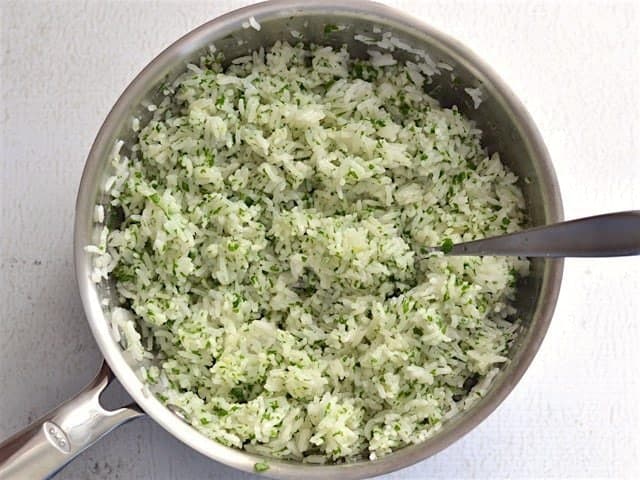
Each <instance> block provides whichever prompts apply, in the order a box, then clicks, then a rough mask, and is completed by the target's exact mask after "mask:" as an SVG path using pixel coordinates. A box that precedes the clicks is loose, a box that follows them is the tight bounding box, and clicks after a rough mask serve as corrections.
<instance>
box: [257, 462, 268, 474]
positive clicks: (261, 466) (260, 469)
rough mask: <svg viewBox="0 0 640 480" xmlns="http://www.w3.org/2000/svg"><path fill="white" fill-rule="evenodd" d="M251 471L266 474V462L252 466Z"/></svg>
mask: <svg viewBox="0 0 640 480" xmlns="http://www.w3.org/2000/svg"><path fill="white" fill-rule="evenodd" d="M253 469H254V470H255V471H256V472H266V471H267V470H269V464H268V463H266V462H258V463H256V464H255V465H254V466H253Z"/></svg>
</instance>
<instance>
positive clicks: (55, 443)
mask: <svg viewBox="0 0 640 480" xmlns="http://www.w3.org/2000/svg"><path fill="white" fill-rule="evenodd" d="M251 16H253V17H255V19H256V20H257V21H258V22H259V23H260V25H261V29H260V31H257V30H255V29H253V28H245V26H243V24H247V23H248V19H249V17H251ZM343 26H344V27H345V28H344V29H342V27H343ZM335 27H339V28H335ZM293 30H295V31H297V32H300V33H301V34H302V35H303V40H304V41H305V42H314V43H319V44H329V45H334V46H340V45H342V44H347V45H348V47H349V49H350V52H351V54H352V55H353V56H365V55H366V50H367V49H368V48H370V47H369V46H367V45H365V44H363V43H361V42H359V41H357V40H355V39H354V35H355V34H364V35H366V36H368V37H371V38H373V39H379V38H380V37H381V36H382V35H383V34H384V33H385V32H391V34H392V35H393V37H394V38H397V39H399V40H400V41H401V43H403V44H406V45H408V46H410V47H411V49H421V50H424V51H425V52H427V53H428V54H429V55H430V56H431V57H432V58H433V59H434V60H436V61H438V62H443V63H444V64H446V65H450V66H451V67H452V70H451V71H449V70H447V69H446V68H443V69H442V72H443V74H442V75H439V76H437V77H436V78H435V79H434V82H433V83H432V84H431V85H429V87H428V88H429V90H430V92H431V94H432V96H434V97H436V98H437V99H438V100H440V102H441V103H442V104H444V105H453V104H456V105H458V106H459V107H460V108H461V110H462V112H463V113H464V114H465V115H467V116H469V117H471V118H473V119H474V120H476V121H477V123H478V125H479V127H480V128H482V129H483V131H484V132H485V137H484V140H485V146H486V147H487V149H488V150H489V151H491V152H493V151H499V152H500V153H501V155H502V158H503V160H504V161H505V162H506V163H507V164H508V165H509V166H510V168H511V169H512V170H513V171H515V172H516V174H517V175H518V176H519V177H520V178H521V179H525V178H526V179H527V180H528V181H527V182H522V184H521V187H522V188H523V190H524V193H525V198H526V201H527V209H528V213H529V217H530V219H531V224H532V225H533V226H537V225H543V224H548V223H553V222H557V221H560V220H562V204H561V200H560V193H559V189H558V185H557V181H556V178H555V173H554V171H553V167H552V165H551V162H550V160H549V157H548V153H547V151H546V148H545V146H544V144H543V142H542V140H541V138H540V135H539V133H538V131H537V129H536V127H535V125H534V124H533V122H532V120H531V118H530V117H529V116H528V114H527V113H526V111H525V110H524V108H523V107H522V105H521V104H520V102H519V101H518V100H517V99H516V98H515V97H514V96H513V94H512V93H511V91H510V90H509V89H508V87H507V86H506V85H504V83H503V82H502V81H501V80H500V79H499V78H498V77H497V76H496V74H495V73H493V72H492V71H491V69H490V68H489V67H487V66H486V65H485V64H484V63H483V62H482V61H481V60H480V59H478V58H477V57H476V56H475V55H474V54H473V53H471V52H470V51H469V50H467V49H466V48H465V47H463V46H462V45H460V44H459V43H458V42H456V41H455V40H453V39H451V38H449V37H447V36H446V35H443V34H441V33H439V32H437V31H435V30H434V29H432V28H430V27H428V26H427V25H424V24H422V23H421V22H419V21H416V20H415V19H413V18H411V17H409V16H407V15H405V14H403V13H401V12H398V11H396V10H393V9H390V8H388V7H385V6H382V5H379V4H376V3H371V2H367V1H361V0H357V1H349V2H345V1H342V2H340V1H336V0H329V1H317V0H316V1H313V0H306V1H305V0H284V1H272V2H265V3H261V4H257V5H254V6H250V7H246V8H243V9H240V10H237V11H234V12H232V13H229V14H227V15H224V16H222V17H219V18H217V19H215V20H213V21H211V22H209V23H206V24H204V25H202V26H201V27H199V28H197V29H196V30H194V31H192V32H190V33H189V34H187V35H186V36H184V37H183V38H181V39H180V40H178V41H177V42H176V43H174V44H173V45H171V46H170V47H169V48H168V49H167V50H165V51H164V52H163V53H161V54H160V55H159V56H158V57H157V58H155V59H154V60H153V61H152V62H151V63H150V64H149V65H148V66H147V67H146V68H145V69H144V70H143V71H142V72H141V73H140V74H139V75H138V76H137V77H136V78H135V80H134V81H133V82H132V83H131V85H130V86H129V87H128V88H127V89H126V90H125V92H124V93H123V94H122V96H121V97H120V99H119V100H118V101H117V103H116V104H115V106H114V107H113V109H112V110H111V112H110V113H109V115H108V116H107V119H106V120H105V122H104V124H103V126H102V128H101V129H100V131H99V133H98V135H97V137H96V140H95V142H94V144H93V147H92V149H91V152H90V154H89V157H88V159H87V163H86V166H85V170H84V174H83V177H82V181H81V184H80V190H79V193H78V199H77V205H76V220H75V240H74V249H75V262H76V273H77V279H78V285H79V289H80V293H81V296H82V301H83V305H84V309H85V313H86V316H87V321H88V322H89V325H90V327H91V330H92V332H93V334H94V336H95V338H96V341H97V343H98V346H99V347H100V349H101V351H102V353H103V355H104V357H105V359H106V363H105V365H104V366H103V367H102V369H101V370H100V372H99V374H98V376H97V377H96V379H95V380H94V381H93V382H92V383H91V384H90V385H88V386H87V388H86V389H85V390H84V391H83V392H81V393H80V394H78V395H77V396H76V397H74V398H72V399H71V400H70V401H69V402H67V403H65V404H64V405H62V406H61V407H58V408H57V409H55V410H54V411H52V412H51V413H49V414H47V415H46V416H45V417H44V418H42V419H40V420H38V421H37V422H35V423H34V424H33V425H32V426H30V427H28V428H27V429H26V430H24V431H22V432H19V433H18V434H16V435H15V436H14V437H12V438H11V439H9V440H8V441H6V442H5V443H3V444H0V478H2V479H5V478H6V479H9V478H12V479H27V478H28V479H37V478H45V477H48V476H50V475H52V474H53V473H55V471H57V470H58V469H60V468H62V467H63V466H64V465H65V464H66V463H67V462H69V461H70V460H71V459H72V458H73V457H74V456H75V455H77V454H78V453H79V452H81V451H82V450H84V449H85V448H87V446H88V445H90V444H92V443H93V442H94V441H96V440H97V439H99V438H100V437H101V436H102V435H104V434H106V433H107V432H109V431H110V430H111V429H113V428H115V427H116V426H118V425H120V424H122V423H124V422H126V421H128V420H131V419H133V418H136V417H138V416H140V415H143V414H144V413H146V414H148V415H150V416H151V417H152V418H153V419H154V420H156V421H157V422H158V423H160V424H161V425H162V426H163V427H164V428H165V429H166V430H167V431H169V432H170V433H171V434H172V435H174V436H175V437H177V438H179V439H180V440H182V441H183V442H184V443H186V444H187V445H189V446H191V447H192V448H194V449H195V450H198V451H199V452H201V453H203V454H204V455H207V456H208V457H210V458H212V459H213V460H216V461H219V462H222V463H225V464H227V465H230V466H232V467H235V468H238V469H241V470H245V471H253V470H254V465H255V464H256V463H260V462H265V461H266V462H268V464H269V466H270V468H269V470H268V471H266V472H265V473H266V474H267V475H269V476H273V477H277V478H291V479H293V478H295V479H298V478H301V477H306V478H309V479H316V478H317V479H324V478H344V479H355V478H365V477H370V476H375V475H380V474H383V473H387V472H390V471H393V470H398V469H400V468H403V467H406V466H408V465H411V464H413V463H415V462H418V461H420V460H422V459H425V458H427V457H429V456H431V455H433V454H435V453H436V452H438V451H440V450H442V449H443V448H445V447H447V446H448V445H450V444H451V443H453V442H454V441H456V440H457V439H459V438H460V437H461V436H463V435H464V434H465V433H467V432H468V431H470V430H471V429H472V428H474V427H475V426H477V425H478V424H479V423H480V422H481V421H482V420H483V419H484V418H486V417H487V416H488V415H489V414H490V413H491V412H492V411H493V410H494V409H495V408H496V407H497V406H498V405H499V404H500V403H501V402H502V401H503V400H504V398H505V397H506V396H507V395H508V394H509V392H510V391H511V390H512V389H513V387H514V386H515V384H516V383H517V382H518V381H519V379H520V378H521V377H522V375H523V374H524V372H525V371H526V369H527V367H528V366H529V364H530V362H531V361H532V359H533V357H534V355H535V354H536V352H537V350H538V348H539V346H540V343H541V341H542V339H543V337H544V334H545V332H546V330H547V328H548V325H549V322H550V321H551V317H552V314H553V310H554V307H555V303H556V300H557V296H558V292H559V288H560V281H561V276H562V266H563V263H562V260H543V259H537V260H534V261H533V262H532V275H531V277H529V279H527V281H526V283H524V284H523V285H521V287H520V294H519V305H518V307H519V309H520V311H521V312H522V317H523V328H522V332H521V334H520V336H519V340H518V341H517V342H516V344H515V345H514V346H513V349H512V351H511V354H510V356H511V362H510V364H509V365H508V366H507V367H505V368H504V370H503V371H502V372H501V373H500V374H499V376H498V377H497V379H496V381H495V383H494V385H493V387H492V388H491V390H490V392H489V393H488V394H487V396H486V397H485V398H484V399H483V400H481V401H480V402H478V403H477V404H476V405H475V407H473V408H471V409H470V410H468V411H466V412H464V414H462V415H460V416H459V417H457V418H455V419H453V420H451V421H450V422H449V423H448V424H446V425H445V426H444V427H443V428H442V430H441V431H440V432H439V433H438V434H437V435H435V436H434V437H432V438H431V439H429V440H427V441H426V442H424V443H422V444H420V445H415V446H410V447H406V448H403V449H401V450H398V451H397V452H395V453H393V454H391V455H388V456H386V457H384V458H382V459H379V460H376V461H361V462H356V463H351V464H345V465H310V464H303V463H297V462H286V461H276V460H271V459H267V460H265V459H264V458H263V457H260V456H258V455H253V454H249V453H247V452H244V451H240V450H236V449H232V448H228V447H225V446H222V445H220V444H218V443H216V442H214V441H212V440H209V439H207V438H206V437H204V436H203V435H202V434H200V433H198V432H197V431H196V430H195V429H193V428H192V427H191V426H189V425H188V424H187V423H185V422H183V421H182V420H181V419H180V417H179V416H177V415H176V414H174V413H173V412H172V411H171V410H169V409H167V408H166V407H165V406H164V405H162V404H161V403H160V402H159V401H158V400H157V399H156V398H155V397H153V396H151V395H149V394H148V393H147V391H146V390H145V388H144V385H143V383H142V382H141V381H140V380H139V379H138V378H137V376H136V375H135V373H134V368H135V365H132V364H131V363H130V362H129V361H128V359H127V358H125V356H124V355H123V353H122V349H121V348H120V346H119V345H118V343H117V342H116V341H115V340H114V339H113V337H112V335H111V332H110V330H111V329H110V325H109V319H108V318H109V312H108V310H107V309H105V308H103V306H102V305H101V300H102V299H103V298H105V297H110V295H111V286H110V285H109V283H108V282H104V283H101V284H98V285H96V284H94V283H92V282H91V280H90V272H91V268H92V267H91V258H90V256H89V255H88V254H87V253H86V252H85V251H84V247H85V246H86V245H88V244H91V243H93V241H94V237H95V235H96V232H97V231H98V230H99V228H100V227H99V226H98V225H96V224H95V223H94V220H93V209H94V206H95V205H96V204H99V203H103V202H104V201H105V198H104V193H103V191H102V190H103V186H104V181H105V179H106V177H107V176H108V175H109V172H108V163H107V161H106V160H107V157H108V155H109V152H110V151H111V150H112V148H113V146H114V144H115V142H116V140H117V139H122V140H124V141H125V147H124V148H125V149H126V146H127V143H128V142H131V141H132V140H133V137H132V134H133V132H132V131H131V123H130V122H131V118H132V116H133V115H135V116H137V117H140V118H141V119H142V121H144V118H145V115H144V114H145V111H146V110H145V105H146V104H148V103H152V102H154V100H155V99H156V98H157V95H158V93H159V90H160V89H161V85H162V84H163V83H164V82H166V81H170V80H172V79H173V78H175V77H176V76H177V75H179V74H180V73H181V72H182V71H184V69H185V65H186V63H187V62H189V61H193V60H195V59H197V57H198V56H199V54H200V52H202V51H203V49H205V48H207V46H208V45H210V44H215V45H216V48H217V49H218V50H220V51H223V52H224V53H225V56H226V58H228V59H232V58H234V57H237V56H241V55H244V54H246V53H247V52H249V51H251V50H254V49H256V48H259V47H260V46H268V45H270V44H273V43H274V42H275V41H277V40H286V41H289V42H292V41H296V38H294V37H293V36H292V34H291V32H292V31H293ZM393 55H394V56H395V57H396V58H397V59H398V60H401V61H402V60H407V59H408V60H412V61H413V60H415V58H414V55H415V54H414V53H411V52H408V51H406V50H402V49H396V50H395V51H394V52H393ZM465 88H480V90H481V92H482V97H483V101H482V103H481V104H480V106H479V107H478V108H477V109H475V108H474V104H473V100H472V98H471V97H470V96H469V95H468V94H467V93H466V92H465ZM114 377H117V379H118V380H119V381H120V382H121V383H122V385H123V386H124V387H125V389H126V390H127V391H128V392H129V394H130V395H131V397H132V398H133V400H134V401H135V405H131V406H127V407H124V408H122V409H119V410H116V411H112V412H110V411H106V410H105V409H104V408H103V407H102V406H101V405H100V401H99V395H100V393H101V392H102V391H103V389H104V388H105V387H106V385H107V384H108V383H109V382H110V381H111V380H113V378H114Z"/></svg>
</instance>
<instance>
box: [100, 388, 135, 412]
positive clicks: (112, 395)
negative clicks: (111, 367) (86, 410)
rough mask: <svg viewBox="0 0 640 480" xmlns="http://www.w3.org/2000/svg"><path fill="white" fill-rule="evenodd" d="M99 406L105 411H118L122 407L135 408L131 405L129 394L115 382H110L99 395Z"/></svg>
mask: <svg viewBox="0 0 640 480" xmlns="http://www.w3.org/2000/svg"><path fill="white" fill-rule="evenodd" d="M98 398H99V401H100V405H101V406H102V408H104V409H105V410H110V411H113V410H118V409H119V408H122V407H123V406H130V407H132V408H136V407H135V405H132V404H133V400H132V399H131V397H130V396H129V393H127V391H126V390H125V389H124V387H123V386H122V385H121V384H120V382H118V381H117V380H115V381H112V382H111V383H110V384H109V385H107V387H106V388H105V389H104V390H103V391H102V392H101V393H100V396H99V397H98Z"/></svg>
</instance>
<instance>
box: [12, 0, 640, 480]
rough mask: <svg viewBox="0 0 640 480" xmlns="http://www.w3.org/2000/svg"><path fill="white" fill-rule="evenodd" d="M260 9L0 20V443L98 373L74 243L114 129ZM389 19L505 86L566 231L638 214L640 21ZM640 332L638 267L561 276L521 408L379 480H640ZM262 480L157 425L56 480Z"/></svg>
mask: <svg viewBox="0 0 640 480" xmlns="http://www.w3.org/2000/svg"><path fill="white" fill-rule="evenodd" d="M247 3H249V2H246V1H230V0H228V1H226V0H218V1H211V2H191V1H189V2H179V1H163V2H159V3H152V2H133V1H126V2H125V1H120V2H113V1H112V2H98V1H93V2H74V1H68V2H45V1H28V2H27V1H20V2H17V1H16V2H7V1H0V36H1V41H0V45H1V49H2V50H1V51H2V53H1V65H0V91H1V92H2V93H1V94H2V97H1V110H0V147H1V156H0V166H1V180H2V184H1V186H0V194H1V212H2V216H1V220H0V222H1V223H0V264H1V265H0V269H1V270H0V271H1V278H0V280H1V287H0V292H1V297H0V386H1V387H0V439H1V438H4V437H6V436H8V435H9V434H11V433H12V432H14V431H16V430H17V429H19V428H20V427H21V426H24V425H25V424H26V423H27V422H29V421H31V420H33V419H34V418H36V417H37V416H39V415H41V414H43V413H44V412H45V411H47V410H48V409H50V408H52V407H53V406H55V405H56V404H58V403H59V402H61V401H63V400H65V399H66V398H67V397H68V396H69V395H70V394H71V393H75V392H76V391H77V390H78V389H79V388H81V387H82V386H83V385H84V384H85V382H87V381H88V380H89V379H90V377H91V376H92V375H93V374H94V372H95V370H96V369H97V367H98V364H99V357H100V356H99V354H98V350H97V347H96V345H95V343H94V341H93V338H92V336H91V334H90V332H89V329H88V327H87V325H86V323H85V320H84V318H83V312H82V307H81V305H80V301H79V296H78V293H77V290H76V285H75V279H74V273H73V270H72V249H71V243H72V219H73V206H74V200H75V195H76V189H77V185H78V182H79V179H80V174H81V171H82V167H83V163H84V159H85V156H86V154H87V152H88V149H89V146H90V144H91V142H92V140H93V137H94V135H95V133H96V131H97V130H98V127H99V126H100V124H101V122H102V120H103V118H104V116H105V115H106V113H107V112H108V109H109V108H110V106H111V105H112V104H113V102H114V101H115V99H116V98H117V96H118V95H119V94H120V92H121V91H122V90H123V89H124V87H125V86H126V85H127V83H128V82H129V81H130V80H131V79H132V78H133V76H134V75H135V74H136V73H137V72H138V71H139V70H140V69H141V68H142V67H143V66H144V65H145V64H146V63H147V62H148V61H149V60H150V59H151V58H152V57H153V56H155V55H156V54H157V53H159V52H160V50H161V49H162V48H164V47H165V46H167V45H168V44H169V43H170V42H171V41H173V40H174V39H176V38H178V37H179V36H180V35H182V34H183V33H185V32H186V31H188V30H190V29H191V28H193V27H195V26H197V25H199V24H200V23H202V22H204V21H205V20H207V19H210V18H212V17H214V16H216V15H218V14H220V13H222V12H224V11H227V10H230V9H232V8H235V7H237V6H240V5H243V4H247ZM387 3H389V4H393V5H396V6H398V7H399V8H402V9H405V10H407V11H409V12H411V13H413V14H415V15H416V16H420V17H422V18H423V19H424V20H426V21H427V22H429V23H431V24H432V25H433V26H435V27H437V28H439V29H441V30H443V31H445V32H447V33H449V34H451V35H453V36H455V37H457V38H458V39H459V40H461V41H462V42H463V43H465V44H467V45H469V46H471V47H472V48H473V49H474V50H475V51H476V52H477V53H478V54H479V55H480V56H481V57H483V58H484V59H485V60H486V61H487V62H488V63H489V64H490V65H492V66H493V67H494V69H495V70H496V71H497V72H499V74H501V75H502V77H503V78H504V79H505V80H506V82H507V83H508V84H509V85H511V87H512V88H513V90H514V91H515V93H516V94H517V95H518V96H519V97H520V98H521V99H522V100H523V101H524V103H525V105H526V107H527V108H528V109H529V111H530V113H531V114H532V116H533V117H534V119H535V121H536V122H537V124H538V126H539V128H540V130H541V131H542V134H543V137H544V139H545V140H546V142H547V145H548V147H549V150H550V152H551V156H552V158H553V160H554V163H555V166H556V169H557V173H558V177H559V180H560V184H561V187H562V192H563V196H564V202H565V211H566V216H567V217H568V218H570V217H578V216H585V215H589V214H596V213H602V212H606V211H613V210H623V209H631V208H635V209H640V193H639V192H640V50H639V48H640V33H639V30H638V24H639V23H640V6H639V4H638V3H637V2H633V1H630V2H619V1H618V2H616V1H604V0H603V1H599V2H577V1H575V2H570V3H569V2H560V1H557V2H551V1H549V2H536V1H534V2H530V1H528V2H524V1H516V2H508V1H503V2H487V1H485V2H474V3H472V2H471V1H460V0H448V1H439V2H426V1H425V2H422V1H419V0H415V1H410V0H405V1H388V2H387ZM639 323H640V257H638V258H627V259H614V260H594V261H591V260H569V261H567V263H566V273H565V280H564V285H563V287H562V293H561V298H560V301H559V304H558V308H557V310H556V315H555V318H554V321H553V323H552V326H551V328H550V330H549V334H548V336H547V339H546V340H545V342H544V345H543V347H542V349H541V350H540V353H539V354H538V356H537V357H536V360H535V361H534V363H533V365H532V367H531V368H530V370H529V371H528V372H527V374H526V375H525V377H524V379H523V380H522V382H521V383H520V384H519V385H518V387H517V388H516V389H515V391H514V392H513V394H512V395H511V396H510V397H509V398H508V399H507V400H506V401H505V402H504V404H503V405H502V406H501V407H500V408H499V409H498V410H497V411H496V412H495V413H494V414H493V415H492V416H491V417H490V418H489V419H488V420H487V421H485V422H484V423H483V424H482V425H480V426H479V427H478V428H477V429H475V430H474V431H473V432H472V433H470V434H469V435H467V436H466V437H465V438H463V439H462V440H460V441H459V442H457V443H456V444H455V445H453V446H452V447H450V448H449V449H447V450H445V451H444V452H442V453H440V454H439V455H437V456H435V457H433V458H431V459H429V460H427V461H425V462H422V463H420V464H418V465H416V466H414V467H411V468H408V469H405V470H403V471H400V472H397V473H395V474H392V475H389V476H387V477H385V478H387V479H417V478H461V477H466V478H497V477H501V478H505V477H508V478H525V477H526V478H531V477H538V478H569V477H574V478H575V477H611V478H639V477H640V435H639V434H638V430H639V427H640V413H639V412H640V408H639V407H638V405H639V403H638V394H639V393H640V372H639V370H640V327H639ZM116 397H119V398H121V399H124V398H126V396H125V394H124V393H122V392H119V393H116ZM250 477H251V476H250V475H245V474H242V473H239V472H235V471H233V470H231V469H229V468H226V467H224V466H222V465H219V464H217V463H214V462H211V461H209V460H207V459H206V458H204V457H202V456H200V455H198V454H196V453H194V452H193V451H192V450H189V449H188V448H187V447H185V446H183V445H182V444H181V443H179V442H178V441H177V440H175V439H173V438H172V437H170V436H169V435H168V434H167V433H165V432H164V430H162V429H161V428H160V427H158V426H157V425H155V424H154V423H153V422H152V421H151V420H149V419H145V420H138V421H135V422H133V423H130V424H128V425H126V426H124V427H122V428H120V429H118V430H117V431H115V432H113V433H112V434H111V435H109V436H108V437H107V438H105V439H103V440H102V441H101V442H99V443H98V444H97V445H95V446H93V447H92V448H90V449H89V450H88V451H87V452H85V453H84V454H82V455H81V456H80V457H79V458H78V459H77V460H76V461H75V462H73V463H72V464H71V465H70V466H69V467H67V468H66V469H65V470H64V471H63V472H62V473H61V474H60V475H59V476H58V478H60V479H102V478H104V479H106V478H120V479H141V478H154V479H158V480H162V479H180V480H188V479H208V478H211V479H214V478H215V479H222V478H225V479H248V478H250Z"/></svg>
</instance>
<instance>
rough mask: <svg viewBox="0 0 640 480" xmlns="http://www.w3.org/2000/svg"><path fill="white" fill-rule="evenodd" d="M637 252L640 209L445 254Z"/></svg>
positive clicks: (607, 254) (464, 246)
mask: <svg viewBox="0 0 640 480" xmlns="http://www.w3.org/2000/svg"><path fill="white" fill-rule="evenodd" d="M639 254H640V210H632V211H628V212H617V213H608V214H605V215H597V216H595V217H586V218H580V219H578V220H571V221H568V222H562V223H554V224H552V225H545V226H542V227H536V228H531V229H529V230H523V231H521V232H516V233H511V234H507V235H501V236H498V237H490V238H485V239H482V240H474V241H471V242H466V243H459V244H457V245H454V246H453V248H452V249H451V250H450V251H449V252H448V253H447V255H496V256H518V257H550V258H553V257H619V256H625V255H639Z"/></svg>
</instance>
